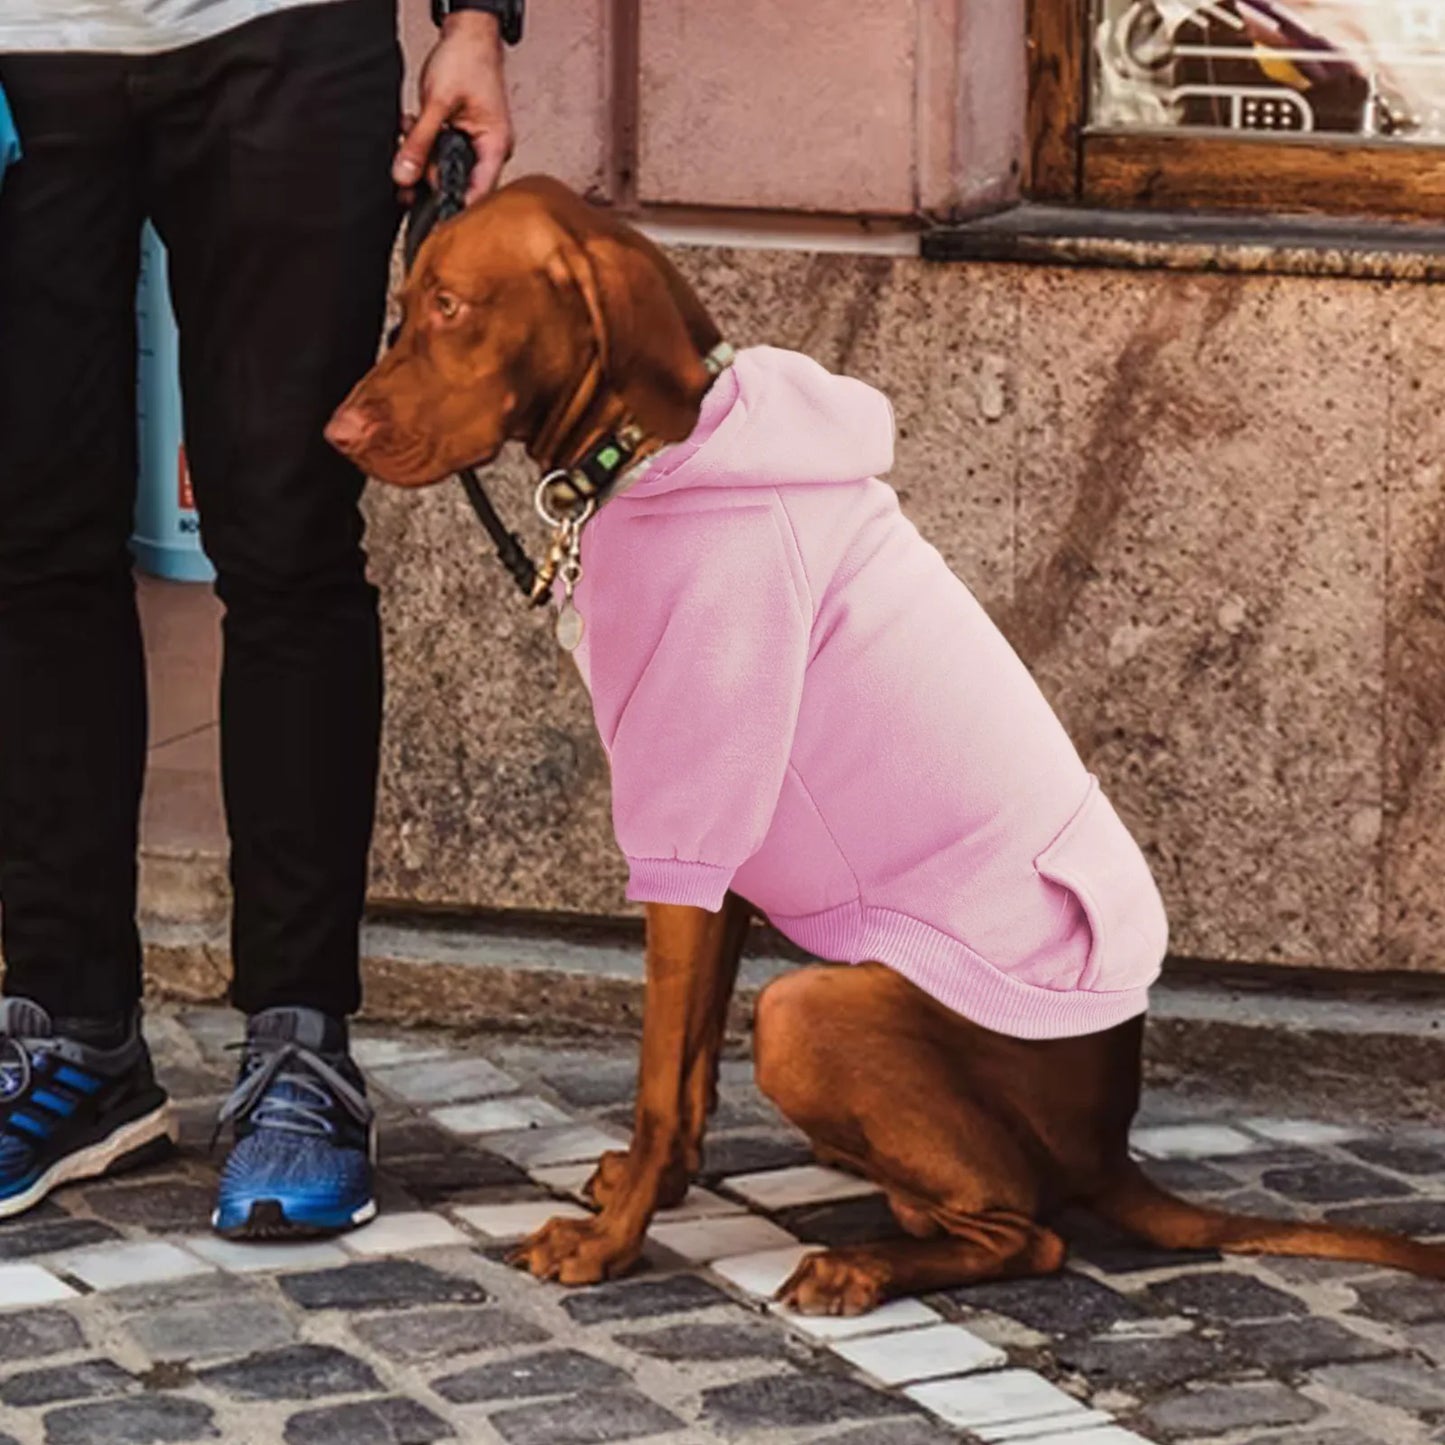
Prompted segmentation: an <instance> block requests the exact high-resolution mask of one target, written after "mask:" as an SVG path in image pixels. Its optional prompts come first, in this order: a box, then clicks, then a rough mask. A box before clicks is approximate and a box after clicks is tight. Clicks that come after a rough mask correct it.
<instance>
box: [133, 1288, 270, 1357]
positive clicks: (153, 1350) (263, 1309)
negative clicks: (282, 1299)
mask: <svg viewBox="0 0 1445 1445" xmlns="http://www.w3.org/2000/svg"><path fill="white" fill-rule="evenodd" d="M126 1329H127V1330H129V1331H130V1333H131V1335H132V1337H133V1338H134V1339H135V1342H136V1343H137V1344H138V1345H139V1346H140V1347H141V1349H143V1350H144V1351H145V1352H146V1354H147V1355H149V1356H150V1358H151V1359H152V1360H215V1359H221V1358H223V1357H225V1356H227V1355H241V1354H249V1353H250V1352H252V1351H255V1350H267V1349H274V1348H276V1347H278V1346H280V1345H285V1344H289V1343H290V1342H291V1341H292V1340H293V1339H295V1337H296V1327H295V1325H294V1324H293V1323H292V1320H291V1317H290V1315H288V1314H287V1313H286V1311H285V1310H284V1309H283V1308H282V1307H281V1305H280V1304H279V1303H278V1302H275V1301H273V1300H269V1299H264V1298H263V1299H255V1298H252V1299H245V1298H242V1299H237V1300H233V1301H231V1302H228V1303H227V1304H225V1305H224V1306H221V1305H219V1304H216V1303H212V1302H206V1301H200V1302H195V1303H190V1304H179V1305H171V1306H163V1307H160V1308H156V1309H153V1310H150V1311H148V1312H145V1313H140V1314H133V1315H131V1316H130V1318H128V1319H127V1320H126Z"/></svg>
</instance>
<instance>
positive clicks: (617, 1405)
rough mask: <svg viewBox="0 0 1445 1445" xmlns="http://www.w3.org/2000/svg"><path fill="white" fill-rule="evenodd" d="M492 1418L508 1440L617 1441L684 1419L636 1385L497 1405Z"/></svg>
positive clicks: (520, 1444) (554, 1443) (551, 1444)
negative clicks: (536, 1402) (533, 1402)
mask: <svg viewBox="0 0 1445 1445" xmlns="http://www.w3.org/2000/svg"><path fill="white" fill-rule="evenodd" d="M487 1423H488V1424H489V1425H490V1426H491V1427H492V1429H493V1430H495V1431H496V1432H497V1433H498V1434H499V1435H500V1436H501V1437H502V1439H503V1440H505V1441H506V1442H507V1445H613V1442H614V1441H621V1440H643V1439H646V1438H648V1437H650V1436H653V1435H662V1434H665V1433H667V1432H668V1431H670V1430H678V1429H681V1428H682V1423H683V1422H682V1421H681V1420H679V1419H678V1418H677V1416H676V1415H673V1414H671V1413H669V1412H668V1411H667V1410H664V1409H663V1408H662V1406H661V1405H658V1404H656V1403H655V1402H654V1401H652V1400H649V1399H648V1398H647V1397H646V1396H645V1395H642V1394H639V1393H638V1392H637V1391H636V1390H597V1391H589V1392H588V1393H587V1394H585V1395H574V1396H572V1397H571V1398H570V1399H565V1400H551V1401H548V1402H547V1403H546V1404H542V1405H519V1406H514V1407H513V1408H511V1409H507V1410H498V1411H497V1412H496V1413H495V1414H493V1415H490V1416H488V1417H487Z"/></svg>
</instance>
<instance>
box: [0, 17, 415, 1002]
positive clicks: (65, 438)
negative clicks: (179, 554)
mask: <svg viewBox="0 0 1445 1445" xmlns="http://www.w3.org/2000/svg"><path fill="white" fill-rule="evenodd" d="M395 32H396V19H395V7H394V0H343V3H336V4H328V5H318V6H312V7H309V8H301V9H293V10H289V11H283V12H281V13H280V14H278V15H274V16H272V17H269V18H266V19H263V20H259V21H256V22H253V23H252V24H249V25H246V26H244V27H243V28H241V29H238V30H234V31H232V32H231V33H229V34H227V35H222V36H220V37H217V38H215V39H212V40H208V41H205V42H202V43H200V44H197V45H194V46H190V47H188V48H186V49H184V50H178V51H173V52H171V53H168V54H164V55H158V56H147V57H126V56H118V55H88V54H87V55H81V54H76V55H0V83H3V85H4V87H5V89H6V91H7V93H8V94H9V96H10V100H11V103H12V106H13V108H14V111H15V117H16V121H17V124H18V126H19V129H20V132H21V138H22V144H23V146H24V151H25V156H24V159H23V160H22V161H21V163H20V164H19V165H18V166H17V167H16V168H15V169H14V170H12V171H11V172H10V173H9V175H8V176H7V177H6V179H5V181H4V185H3V189H0V914H3V929H4V933H3V941H4V951H5V958H6V966H7V975H6V983H5V988H6V992H7V993H10V994H22V995H25V996H27V997H30V998H33V999H35V1000H36V1001H37V1002H39V1003H41V1004H42V1005H44V1006H45V1007H47V1008H49V1009H50V1010H51V1011H52V1012H56V1013H60V1014H64V1015H69V1016H75V1015H107V1014H115V1013H118V1012H124V1011H126V1010H128V1009H129V1008H130V1007H131V1006H132V1005H133V1003H134V1002H135V1000H136V999H137V998H138V997H139V993H140V987H141V963H140V945H139V941H138V937H137V931H136V922H135V913H136V842H137V818H138V812H139V802H140V792H141V782H142V775H143V771H144V765H145V754H146V701H145V667H144V659H143V655H142V650H141V637H140V631H139V627H138V624H137V616H136V607H135V597H134V590H133V585H132V580H131V570H130V561H129V557H128V555H127V548H126V542H127V538H128V535H129V533H130V530H131V519H132V508H133V503H134V497H135V485H136V466H137V461H136V452H137V446H136V436H135V408H136V361H135V357H136V336H135V324H134V316H135V288H136V273H137V265H138V238H139V232H140V228H141V222H142V218H143V217H145V216H146V215H149V216H151V217H152V218H153V219H154V221H155V223H156V226H157V229H158V230H159V231H160V233H161V236H162V238H163V239H164V241H165V243H166V245H167V248H168V251H169V257H170V281H171V287H172V294H173V297H174V301H175V306H176V311H177V315H178V318H179V322H180V330H181V369H182V383H183V392H184V398H185V405H184V410H185V430H186V444H187V451H188V454H189V458H190V463H191V470H192V475H193V479H194V483H195V492H196V504H197V507H198V509H199V511H200V514H201V530H202V534H203V538H204V542H205V546H206V550H207V552H208V553H209V555H210V557H211V559H212V561H213V562H214V563H215V565H216V569H217V573H218V578H219V580H218V583H217V590H218V592H219V595H220V597H221V599H222V601H223V602H224V604H225V623H224V654H225V661H224V666H223V671H222V681H221V713H220V715H221V748H222V772H223V784H224V793H225V803H226V812H227V818H228V821H229V826H230V833H231V877H232V881H233V884H234V887H235V921H234V927H233V946H234V955H235V968H236V974H235V985H234V990H233V998H234V1000H235V1002H236V1004H237V1005H238V1006H239V1007H240V1008H243V1009H245V1010H247V1011H248V1012H251V1011H255V1010H257V1009H261V1008H267V1007H271V1006H273V1005H277V1004H287V1003H292V1004H304V1005H309V1006H311V1007H315V1008H322V1009H325V1010H327V1011H329V1012H332V1013H337V1014H342V1013H348V1012H351V1011H352V1010H354V1009H355V1008H356V1006H357V1004H358V1002H359V993H360V990H359V984H358V975H357V959H358V947H357V933H358V928H359V923H360V917H361V909H362V904H363V900H364V896H365V881H366V858H367V852H368V848H369V846H370V836H371V827H372V818H373V812H374V806H375V783H376V763H377V748H378V736H379V732H380V717H381V662H380V642H379V631H378V624H377V613H376V595H375V592H374V590H373V588H372V587H371V585H370V584H369V583H368V581H367V578H366V572H365V561H366V559H365V554H364V553H363V551H362V546H361V543H362V523H361V518H360V514H359V512H358V509H357V503H358V499H359V497H360V492H361V487H362V478H361V477H360V476H359V474H357V473H356V472H355V471H354V470H353V469H352V468H351V466H350V465H349V464H348V463H345V462H343V461H342V460H341V458H340V457H338V456H337V455H336V454H335V453H333V452H332V451H331V449H330V448H329V447H328V446H327V445H326V444H325V442H324V440H323V438H322V435H321V431H322V427H323V425H324V423H325V421H326V419H327V416H328V415H329V413H330V412H331V410H332V408H333V407H334V406H335V405H336V403H337V402H338V401H340V400H341V398H342V396H343V395H344V394H345V393H346V391H347V389H348V388H349V387H350V386H351V384H352V383H354V382H355V381H356V379H357V378H358V377H359V376H360V375H361V374H362V373H363V372H364V371H365V370H366V368H367V367H368V366H369V365H370V364H371V361H372V360H373V359H374V356H375V353H376V347H377V341H378V337H379V334H380V327H381V321H382V315H383V307H384V304H385V289H386V279H387V271H388V264H389V256H390V250H391V244H392V241H393V238H394V235H395V230H396V224H397V219H398V214H397V202H396V199H395V196H394V192H393V189H392V185H391V181H390V162H391V155H392V151H393V148H394V144H395V138H396V133H397V122H398V109H397V107H398V96H399V93H400V81H401V61H400V53H399V49H398V46H397V42H396V33H395Z"/></svg>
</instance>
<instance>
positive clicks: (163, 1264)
mask: <svg viewBox="0 0 1445 1445" xmlns="http://www.w3.org/2000/svg"><path fill="white" fill-rule="evenodd" d="M50 1264H51V1267H52V1268H53V1269H55V1270H56V1272H57V1273H60V1274H64V1275H68V1276H69V1277H70V1278H71V1279H78V1280H80V1281H81V1283H83V1284H86V1285H89V1286H90V1288H91V1289H95V1290H112V1289H127V1288H129V1287H130V1286H132V1285H138V1284H159V1283H163V1282H165V1281H168V1280H176V1279H185V1278H186V1277H187V1276H189V1275H197V1274H211V1273H213V1272H214V1271H215V1268H216V1267H215V1265H213V1264H210V1263H209V1262H207V1261H206V1260H204V1259H198V1258H197V1257H196V1256H195V1255H194V1254H191V1253H190V1252H189V1251H188V1250H184V1249H179V1248H177V1247H176V1246H175V1245H174V1244H167V1243H165V1242H164V1241H163V1240H155V1239H150V1240H126V1241H124V1242H122V1243H119V1244H100V1245H96V1246H95V1248H93V1249H81V1250H77V1251H75V1252H74V1253H73V1254H60V1255H56V1256H54V1257H53V1258H52V1259H51V1261H50Z"/></svg>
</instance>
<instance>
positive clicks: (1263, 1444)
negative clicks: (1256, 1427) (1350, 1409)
mask: <svg viewBox="0 0 1445 1445" xmlns="http://www.w3.org/2000/svg"><path fill="white" fill-rule="evenodd" d="M1245 1445H1380V1442H1379V1440H1378V1439H1377V1438H1376V1437H1375V1436H1373V1435H1362V1434H1360V1432H1359V1431H1358V1430H1352V1429H1350V1428H1349V1427H1348V1426H1344V1427H1341V1428H1338V1429H1336V1428H1325V1429H1322V1430H1288V1431H1286V1432H1285V1433H1284V1434H1282V1435H1256V1436H1255V1437H1254V1438H1252V1439H1250V1440H1247V1441H1245Z"/></svg>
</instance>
